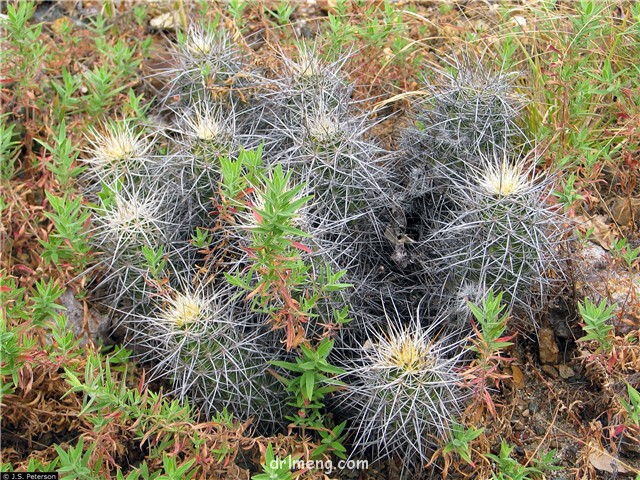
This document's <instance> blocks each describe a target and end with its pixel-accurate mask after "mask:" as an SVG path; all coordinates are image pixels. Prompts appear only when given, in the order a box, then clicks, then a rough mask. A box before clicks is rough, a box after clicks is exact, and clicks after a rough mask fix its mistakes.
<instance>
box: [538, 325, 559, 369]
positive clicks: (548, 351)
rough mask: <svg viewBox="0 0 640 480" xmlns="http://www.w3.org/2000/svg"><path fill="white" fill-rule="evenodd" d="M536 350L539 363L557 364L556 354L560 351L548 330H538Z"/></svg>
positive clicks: (551, 332)
mask: <svg viewBox="0 0 640 480" xmlns="http://www.w3.org/2000/svg"><path fill="white" fill-rule="evenodd" d="M538 348H539V350H538V352H539V354H540V362H541V363H549V364H555V363H558V353H560V350H559V349H558V345H557V344H556V339H555V335H554V334H553V330H551V329H549V328H541V329H540V331H539V332H538Z"/></svg>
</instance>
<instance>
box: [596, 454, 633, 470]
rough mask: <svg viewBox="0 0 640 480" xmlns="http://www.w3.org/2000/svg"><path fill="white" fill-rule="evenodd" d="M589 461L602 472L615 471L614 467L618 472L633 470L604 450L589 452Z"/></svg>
mask: <svg viewBox="0 0 640 480" xmlns="http://www.w3.org/2000/svg"><path fill="white" fill-rule="evenodd" d="M589 462H590V463H591V465H593V467H594V468H595V469H596V470H600V471H601V472H609V473H613V471H614V469H615V471H616V473H629V472H631V471H632V470H630V469H629V468H627V467H626V466H625V464H623V463H622V462H620V461H619V460H618V459H616V458H614V457H612V456H611V455H609V454H608V453H607V452H603V451H595V452H591V453H590V454H589Z"/></svg>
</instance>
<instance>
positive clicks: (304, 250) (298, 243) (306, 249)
mask: <svg viewBox="0 0 640 480" xmlns="http://www.w3.org/2000/svg"><path fill="white" fill-rule="evenodd" d="M291 245H293V246H294V247H296V248H297V249H299V250H302V251H303V252H307V253H311V249H310V248H309V247H307V246H306V245H303V244H301V243H300V242H294V241H293V240H291Z"/></svg>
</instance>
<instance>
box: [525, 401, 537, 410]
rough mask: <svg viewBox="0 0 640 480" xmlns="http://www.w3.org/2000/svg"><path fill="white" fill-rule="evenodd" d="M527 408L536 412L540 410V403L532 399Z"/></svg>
mask: <svg viewBox="0 0 640 480" xmlns="http://www.w3.org/2000/svg"><path fill="white" fill-rule="evenodd" d="M527 409H528V410H529V411H530V412H531V413H536V412H537V411H538V404H537V403H536V402H535V401H533V400H531V401H530V402H529V403H528V404H527Z"/></svg>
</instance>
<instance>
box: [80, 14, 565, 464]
mask: <svg viewBox="0 0 640 480" xmlns="http://www.w3.org/2000/svg"><path fill="white" fill-rule="evenodd" d="M249 58H250V55H249V54H248V53H245V50H244V49H243V48H242V47H241V46H239V45H238V44H236V43H235V42H234V41H233V39H232V37H231V36H230V35H229V34H228V33H226V32H224V30H222V29H221V28H217V27H211V26H208V27H196V26H194V27H191V28H190V29H189V30H188V32H187V33H186V34H184V35H179V36H178V44H177V46H176V47H175V48H174V50H173V52H172V54H171V61H172V62H173V63H172V64H173V65H174V67H173V68H171V69H169V70H168V71H166V72H164V75H165V76H166V77H167V87H166V96H165V98H164V99H162V105H163V106H164V109H165V110H164V111H165V112H166V114H167V118H168V119H169V120H170V121H169V124H170V126H167V127H163V128H155V129H151V128H150V127H147V128H146V129H144V128H142V127H139V126H135V125H132V124H131V123H129V122H127V121H125V120H122V121H114V122H112V123H110V124H108V125H105V127H104V128H102V129H100V130H98V131H96V132H93V134H92V137H93V138H92V148H91V151H90V153H89V155H88V158H87V163H88V165H89V166H90V168H89V175H88V181H87V182H86V184H87V193H88V194H89V195H90V197H91V198H92V201H93V203H94V213H95V215H94V225H95V226H94V231H93V235H92V238H93V242H94V246H95V248H96V250H97V251H98V252H99V258H100V262H99V265H100V266H101V267H102V272H103V273H102V277H101V278H102V280H101V281H100V282H99V289H100V290H101V291H106V292H107V297H106V298H107V299H108V301H109V303H110V304H111V305H112V306H113V308H114V310H115V311H116V312H117V314H118V315H119V316H120V318H122V322H123V324H124V325H125V326H126V327H127V328H128V334H129V337H130V338H131V341H132V343H133V345H134V346H136V348H137V349H138V350H139V351H140V353H141V355H142V357H143V358H144V359H145V360H148V361H149V362H150V363H151V364H152V365H153V371H154V373H155V375H156V376H166V377H169V378H170V380H171V382H172V384H173V386H174V393H175V394H176V395H178V396H179V397H180V398H191V399H193V400H195V401H196V402H197V403H198V404H199V405H200V406H201V407H202V409H203V412H204V413H205V414H207V413H211V412H213V411H216V410H220V409H221V408H228V409H229V410H231V411H232V412H233V413H235V414H236V415H238V416H240V417H242V418H244V419H246V418H249V417H253V418H255V420H256V424H257V425H258V426H259V427H261V428H264V429H266V430H273V429H274V428H275V429H277V428H278V426H280V427H284V425H285V421H284V418H285V416H284V413H285V412H286V410H287V406H286V404H285V402H286V392H285V386H284V385H283V384H282V382H280V381H279V380H277V379H276V377H274V376H273V375H271V373H270V372H269V370H270V368H269V366H270V363H269V362H270V361H271V360H276V359H278V358H289V359H290V358H291V353H290V352H284V349H283V348H282V345H281V343H283V342H279V340H280V338H279V337H278V335H277V334H274V333H273V332H271V331H269V327H268V322H267V319H266V317H265V315H264V312H263V313H260V312H259V311H256V309H255V308H254V309H251V308H250V305H249V303H248V302H246V300H245V295H243V294H242V292H241V291H240V289H239V288H238V285H240V284H242V280H241V279H239V277H238V275H239V274H240V273H241V272H243V271H246V270H248V269H249V265H250V264H251V262H252V261H254V263H255V260H256V258H258V257H260V256H261V255H263V254H264V252H265V251H267V249H266V247H265V246H264V245H267V244H268V242H269V238H271V237H269V235H270V234H271V233H272V231H271V230H269V231H266V230H265V229H266V228H267V227H266V226H265V225H266V224H264V223H261V222H260V219H261V217H262V216H263V215H264V214H265V212H266V210H265V205H264V197H261V196H260V195H259V194H257V193H256V192H257V191H259V190H261V189H264V188H265V185H264V182H263V183H261V181H260V178H261V177H260V176H259V175H258V174H257V173H256V172H257V171H258V170H260V169H264V170H267V171H269V170H270V169H273V170H276V169H278V170H277V171H279V172H280V173H282V171H283V170H284V171H285V172H288V175H287V176H286V178H285V177H283V178H285V180H286V182H291V183H292V184H293V185H292V186H291V188H290V190H288V192H290V193H291V192H293V193H295V199H292V200H291V202H295V203H296V205H299V207H300V208H297V211H296V212H295V215H294V214H293V212H288V214H287V215H288V217H287V222H295V228H294V227H293V226H292V224H291V223H286V227H285V228H283V229H282V231H281V233H282V234H283V235H287V232H289V233H290V232H297V231H299V230H302V231H304V232H306V234H308V236H309V237H308V238H307V239H306V240H305V245H302V244H299V243H297V244H296V243H295V242H292V245H296V246H297V247H299V248H300V249H301V251H302V252H303V254H302V256H303V257H304V259H305V261H307V262H308V263H309V265H310V266H309V267H308V269H305V270H304V274H305V275H306V274H307V273H308V272H309V271H310V272H313V273H314V276H315V278H316V279H317V280H318V281H321V279H322V278H327V277H328V275H325V276H324V277H323V274H322V272H325V271H327V272H328V271H330V270H333V271H344V272H346V273H345V275H344V280H345V281H346V282H348V283H350V284H351V285H352V286H351V288H350V289H349V290H340V291H336V292H335V296H334V297H329V296H327V297H326V298H314V299H313V301H314V302H316V304H317V305H318V308H317V311H316V312H315V313H316V315H314V316H311V317H310V318H309V319H308V322H307V323H306V327H305V328H306V332H304V334H305V335H307V336H308V337H316V338H318V337H320V336H322V335H325V334H326V333H327V330H326V325H327V323H330V322H331V318H330V317H331V316H332V315H333V314H334V311H335V310H337V309H341V308H342V307H343V306H344V305H345V304H346V305H348V307H349V309H350V312H349V313H350V316H351V317H352V318H353V321H352V327H349V328H342V329H341V330H340V331H339V332H338V334H337V335H336V354H335V361H336V362H337V363H339V364H340V366H341V367H342V368H344V370H345V374H344V375H343V380H344V381H345V383H346V385H347V386H346V387H345V389H344V390H342V391H340V392H339V393H338V394H337V395H336V398H335V401H334V402H333V405H334V407H335V411H336V414H337V415H343V416H346V417H347V418H349V419H350V427H349V428H350V429H351V430H352V432H353V436H352V438H353V447H354V448H355V449H358V448H369V447H371V448H373V449H374V450H375V453H376V454H377V455H378V456H391V455H399V456H401V457H403V459H404V461H405V464H406V465H407V466H408V468H409V467H410V468H414V467H415V468H419V467H420V465H422V464H424V463H425V461H426V460H427V448H428V446H429V445H430V444H432V443H434V441H433V438H432V437H435V436H438V435H439V436H442V435H446V432H447V431H448V425H449V421H450V419H451V416H452V415H455V413H456V412H457V411H459V409H460V407H461V405H462V402H463V399H464V395H463V394H462V393H461V391H460V390H459V389H458V387H457V385H458V384H459V378H458V373H457V372H458V368H459V366H460V363H461V360H462V357H463V355H464V352H465V351H466V350H465V349H464V347H463V342H462V341H461V338H462V337H464V336H465V335H464V334H465V332H468V325H469V322H468V317H469V309H468V306H467V305H468V302H469V301H473V302H479V301H480V300H482V298H483V297H484V295H485V293H486V292H488V291H489V290H490V289H495V290H501V291H503V292H505V297H504V298H505V299H507V300H508V302H509V304H510V306H511V307H513V308H520V309H521V310H522V311H525V312H527V313H534V312H535V311H537V309H538V308H539V307H540V306H541V305H542V304H543V302H542V299H543V298H544V297H545V296H546V295H549V293H550V288H549V287H550V280H548V278H549V276H548V275H547V274H548V272H549V271H550V270H553V269H554V268H555V267H556V264H557V248H558V246H559V244H560V243H561V240H562V229H561V228H559V227H560V223H561V218H560V217H559V216H558V215H557V214H556V213H555V212H554V211H553V209H552V208H551V207H549V206H547V202H546V197H547V195H548V194H549V190H550V184H551V181H552V178H551V177H547V176H542V175H539V174H537V173H536V171H535V164H536V162H535V155H533V154H528V155H524V154H521V153H520V150H519V149H518V148H517V145H516V144H517V142H518V141H520V140H521V139H522V138H523V133H522V132H521V131H520V129H519V128H518V127H517V117H518V113H519V112H520V110H521V109H522V108H523V103H522V99H521V97H520V96H519V95H517V94H515V93H513V81H512V76H511V75H507V74H504V73H488V72H487V71H486V70H484V69H483V68H482V67H469V65H468V64H466V63H460V64H458V65H456V68H455V72H454V73H451V74H446V75H445V76H444V81H443V82H442V83H441V84H440V85H437V86H428V87H427V88H426V90H427V91H428V92H429V95H428V97H427V98H426V99H425V100H424V101H423V102H422V103H420V104H419V105H418V106H417V108H416V109H415V112H414V116H413V118H412V119H411V120H412V121H411V122H410V125H409V126H407V127H406V128H404V130H403V134H402V139H401V142H400V149H399V150H398V151H396V152H390V151H386V150H385V149H383V148H382V147H381V146H380V144H379V143H378V142H376V140H375V138H374V136H373V135H372V133H371V129H372V127H373V126H374V125H375V122H376V121H381V120H382V119H380V118H378V119H376V118H374V117H373V115H372V114H371V113H370V112H367V111H366V110H365V109H363V104H362V103H361V102H358V101H356V100H354V99H353V86H352V85H351V84H350V83H349V81H348V78H347V75H346V74H344V73H342V72H341V67H342V65H343V63H344V62H338V63H331V62H327V61H325V60H323V59H322V56H321V55H320V54H318V53H317V52H316V49H314V48H310V47H309V46H305V45H302V46H300V47H299V49H298V53H297V55H296V57H295V58H288V57H287V56H286V55H284V54H282V55H280V62H279V63H280V69H279V70H276V71H270V72H260V71H258V70H257V69H256V68H254V67H252V66H251V62H250V61H249ZM245 149H257V151H258V152H261V153H262V158H263V160H264V164H261V165H259V158H258V157H260V155H259V154H256V155H254V156H251V157H247V158H251V159H253V160H251V161H249V162H246V163H242V162H240V161H235V159H237V158H239V157H242V156H243V155H244V154H245V153H246V151H245ZM241 176H244V177H243V178H246V179H247V180H246V182H245V183H242V182H239V181H237V180H238V178H239V177H241ZM225 177H228V178H225ZM229 178H231V180H229ZM262 178H263V179H264V178H269V175H266V176H265V177H262ZM286 182H285V183H286ZM293 193H292V194H293ZM306 197H309V200H308V201H307V202H306V203H305V202H303V201H301V200H300V199H301V198H306ZM285 198H288V197H285V196H284V195H281V197H280V200H282V199H285ZM276 200H277V199H276ZM239 202H244V205H247V206H248V208H246V209H244V210H242V209H241V208H239V207H238V205H239V204H240V203H239ZM277 203H278V202H274V204H277ZM266 213H268V214H270V215H271V214H276V213H277V212H276V213H274V212H271V211H270V212H266ZM273 225H276V226H277V225H278V224H277V222H274V223H273ZM283 225H284V223H283ZM259 227H260V228H262V230H260V231H263V230H264V231H266V235H265V236H264V239H263V240H264V241H265V242H266V243H265V244H264V245H263V247H261V248H262V249H261V250H259V251H255V250H251V249H250V248H248V244H249V243H250V242H251V238H252V236H251V235H252V232H256V231H258V230H259ZM269 228H271V227H269ZM263 233H264V232H263ZM267 246H268V245H267ZM258 259H259V258H258ZM276 260H277V262H280V263H281V264H286V262H288V261H290V258H288V257H287V256H286V255H281V257H280V258H278V259H276ZM327 266H328V267H327ZM326 268H328V269H329V270H325V269H326ZM252 271H255V273H256V275H258V276H259V275H266V274H267V273H268V272H267V271H266V270H261V269H260V268H253V270H252ZM283 271H284V272H285V273H283V274H281V277H279V278H282V275H293V273H294V270H293V269H284V270H283ZM265 272H266V273H265ZM234 275H236V276H234ZM230 279H235V280H234V281H232V280H230ZM296 281H297V280H295V279H294V280H291V282H293V283H292V285H293V287H292V290H289V291H287V292H285V293H287V294H289V293H290V292H291V291H295V290H296V288H298V284H296V283H295V282H296ZM234 282H235V283H234ZM261 285H262V286H261V287H260V288H262V289H266V288H267V287H265V286H264V284H261ZM274 288H275V287H274ZM332 290H338V289H332V288H327V289H325V291H332ZM259 293H260V292H258V291H257V290H256V291H253V292H251V294H250V296H251V297H253V296H254V295H257V294H259ZM307 300H309V299H304V301H307ZM287 302H288V304H287ZM291 305H293V306H294V307H295V308H293V310H295V309H296V308H297V307H299V306H300V305H297V306H296V305H295V303H293V302H292V299H291V298H283V299H282V303H281V304H280V305H278V306H277V307H278V308H279V307H282V311H284V309H285V307H287V308H289V307H291ZM254 306H255V303H254ZM262 306H263V305H262ZM390 306H392V308H393V311H394V314H393V315H387V310H388V309H389V307H390ZM258 310H259V309H258ZM416 312H422V313H416ZM332 358H333V357H332Z"/></svg>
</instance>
